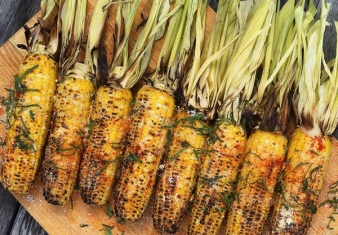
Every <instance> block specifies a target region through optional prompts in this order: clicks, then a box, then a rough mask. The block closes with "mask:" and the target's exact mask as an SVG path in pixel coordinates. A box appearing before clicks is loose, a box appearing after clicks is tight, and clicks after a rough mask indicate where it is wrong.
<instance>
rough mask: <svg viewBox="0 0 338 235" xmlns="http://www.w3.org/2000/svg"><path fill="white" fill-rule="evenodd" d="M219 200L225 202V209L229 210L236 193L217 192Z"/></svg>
mask: <svg viewBox="0 0 338 235" xmlns="http://www.w3.org/2000/svg"><path fill="white" fill-rule="evenodd" d="M218 196H219V201H221V202H223V203H224V204H225V209H226V210H227V211H230V208H231V205H232V202H233V201H235V200H236V197H237V193H236V191H231V192H230V193H229V192H223V193H218Z"/></svg>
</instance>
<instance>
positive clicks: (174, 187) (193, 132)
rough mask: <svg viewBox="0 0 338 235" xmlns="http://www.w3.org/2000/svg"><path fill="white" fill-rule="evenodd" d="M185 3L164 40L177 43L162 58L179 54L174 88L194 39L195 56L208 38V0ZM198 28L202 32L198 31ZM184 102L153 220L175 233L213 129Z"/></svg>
mask: <svg viewBox="0 0 338 235" xmlns="http://www.w3.org/2000/svg"><path fill="white" fill-rule="evenodd" d="M183 3H184V8H183V9H182V11H181V14H176V15H175V16H174V17H173V18H172V19H171V21H170V24H169V28H168V32H167V35H169V36H167V37H166V39H165V42H164V47H165V46H166V45H168V44H170V43H171V44H172V43H173V44H174V47H173V49H172V50H168V51H167V50H166V48H165V49H164V50H162V51H161V52H162V53H161V55H162V56H163V57H162V58H160V61H162V62H165V58H166V57H167V56H168V55H170V57H172V58H175V59H174V61H173V62H172V63H171V62H170V61H171V59H170V60H169V61H168V63H169V65H170V64H172V65H171V66H170V68H169V69H168V74H167V76H168V81H169V82H170V83H171V82H172V81H173V83H172V84H171V89H172V90H173V91H175V90H176V87H177V86H178V84H179V80H178V79H177V77H182V76H183V75H184V71H183V68H184V66H183V65H184V63H185V60H186V58H187V57H188V55H189V53H190V51H191V50H192V43H191V42H193V41H195V44H196V47H195V48H194V50H195V53H196V54H195V56H199V52H200V50H201V49H202V44H203V39H204V37H203V36H204V29H205V12H206V1H204V2H202V1H176V5H179V4H183ZM176 25H179V31H178V34H180V33H181V32H182V34H183V36H182V38H184V40H183V41H182V42H181V38H180V37H178V36H177V33H176V32H175V26H176ZM194 31H198V32H199V33H196V34H195V33H194ZM170 35H171V36H170ZM173 38H175V40H173ZM179 43H181V46H180V47H179V51H178V53H177V55H176V56H175V53H176V52H175V49H176V46H175V44H179ZM196 66H197V65H193V66H192V67H196ZM189 72H190V71H189ZM189 72H188V73H189ZM155 84H156V82H155ZM184 106H185V105H182V107H180V108H178V109H177V112H176V115H175V118H174V119H175V120H176V121H175V122H174V124H173V125H172V126H170V130H169V135H168V138H167V146H166V147H167V151H166V155H165V159H164V160H165V166H164V172H163V173H162V175H161V176H160V178H159V182H158V185H157V187H156V192H155V205H154V211H153V224H154V227H155V228H156V229H158V230H161V231H166V232H168V233H175V232H176V231H177V230H178V228H179V226H180V224H181V221H182V218H183V214H184V212H185V211H186V209H187V206H188V202H189V201H190V199H191V196H192V192H193V189H194V186H195V182H196V178H197V172H198V169H199V166H200V162H201V158H202V155H203V153H204V151H205V150H204V145H205V140H206V136H207V130H208V129H209V128H208V126H207V124H206V123H205V121H203V120H202V118H203V117H204V115H202V114H201V113H200V114H196V111H194V113H195V114H191V111H187V110H185V107H184Z"/></svg>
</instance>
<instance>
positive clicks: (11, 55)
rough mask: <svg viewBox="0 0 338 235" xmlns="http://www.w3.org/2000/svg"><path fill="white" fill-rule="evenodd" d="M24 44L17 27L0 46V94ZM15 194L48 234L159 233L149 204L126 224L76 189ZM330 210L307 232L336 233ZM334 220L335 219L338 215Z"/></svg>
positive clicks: (337, 164)
mask: <svg viewBox="0 0 338 235" xmlns="http://www.w3.org/2000/svg"><path fill="white" fill-rule="evenodd" d="M93 3H95V0H89V5H88V13H89V14H88V15H90V13H91V12H92V9H93V7H94V6H93ZM150 7H151V4H150V1H149V2H148V3H145V1H142V3H141V7H140V9H139V13H138V14H137V17H136V19H135V24H134V27H133V29H132V32H133V33H132V34H131V40H130V44H131V46H133V45H134V43H135V41H136V39H137V35H138V33H139V31H140V30H139V31H137V30H136V27H137V25H138V24H139V23H141V22H142V18H141V12H142V13H143V14H144V15H147V13H148V12H149V10H150ZM114 10H115V9H114V8H111V10H110V12H111V14H110V17H109V20H108V22H107V25H106V29H105V32H106V35H105V36H104V37H105V39H106V40H105V41H106V42H107V47H108V49H109V48H111V47H112V41H113V40H112V39H111V36H112V35H111V33H112V32H114V17H113V16H114ZM39 14H40V13H38V14H37V15H36V16H35V17H33V18H32V19H31V20H30V21H29V22H28V25H29V26H32V25H33V24H34V23H35V22H36V19H37V17H38V16H39ZM89 19H90V17H88V19H87V21H88V20H89ZM207 19H208V20H207V27H206V28H207V32H206V34H207V35H208V34H209V32H210V30H211V29H212V25H213V22H214V20H215V12H213V10H212V9H211V8H208V11H207ZM109 39H110V40H109ZM24 43H25V38H24V32H23V29H20V30H19V31H18V32H17V33H16V34H15V35H14V36H13V37H12V38H10V39H9V40H8V41H7V42H6V43H5V44H4V45H3V46H2V47H1V48H0V68H1V70H0V77H1V79H0V94H1V95H0V96H3V95H4V94H5V91H4V88H6V87H11V86H12V84H13V75H14V74H16V73H17V71H18V68H19V63H20V61H21V60H22V59H23V57H24V56H25V55H26V51H24V50H22V49H18V47H17V44H24ZM160 44H161V42H157V43H155V48H154V50H153V56H152V59H151V61H150V67H151V68H154V67H155V65H156V58H157V57H158V54H159V51H160ZM4 116H5V109H4V107H1V106H0V119H3V118H4ZM0 137H1V138H2V139H3V138H4V137H5V128H4V125H3V124H2V123H1V124H0ZM333 146H334V148H333V153H332V157H331V160H330V163H329V168H328V171H327V176H326V179H325V182H324V188H323V191H322V193H321V195H320V199H319V203H320V202H323V201H324V200H326V199H327V191H328V190H329V187H330V185H331V184H332V183H333V182H335V181H336V180H337V179H338V172H337V171H336V169H338V141H336V140H335V139H333ZM2 151H3V150H2V149H0V155H1V153H2ZM14 196H15V197H16V198H17V199H18V201H19V202H20V203H21V204H22V205H23V206H24V207H25V209H26V210H27V211H28V212H29V213H30V214H31V215H32V216H33V217H34V218H35V219H36V220H37V221H38V222H39V223H40V225H41V226H42V227H43V228H44V229H45V230H46V231H47V232H48V233H49V234H50V235H56V234H57V235H78V234H84V235H85V234H88V235H95V234H106V228H105V225H107V226H113V227H114V228H113V230H112V234H114V235H115V234H126V235H134V234H135V235H136V234H137V235H148V234H149V235H153V234H154V235H155V234H160V233H159V232H157V231H156V230H155V229H154V228H153V225H152V218H151V213H152V204H150V206H149V208H148V209H147V211H146V213H145V215H144V216H143V217H142V219H141V220H140V221H137V222H126V224H124V225H123V224H120V223H118V222H117V221H116V220H115V219H114V218H109V217H108V216H107V215H106V206H92V205H91V206H89V205H86V204H85V203H83V202H82V200H81V197H80V194H79V192H78V191H75V192H74V194H73V197H72V202H73V203H69V204H68V205H66V206H54V205H51V204H48V203H46V202H45V200H44V198H43V196H42V187H41V183H40V182H37V184H36V186H35V187H34V188H33V189H32V190H31V191H30V193H29V194H27V195H19V194H14ZM2 203H3V202H2ZM332 213H333V210H332V209H331V208H329V207H328V206H324V207H320V208H319V209H318V212H317V214H316V215H315V216H314V217H313V221H312V224H311V228H310V230H309V232H308V234H313V235H314V234H316V235H317V234H328V235H334V234H338V222H333V223H331V224H330V227H331V228H333V230H331V229H327V228H326V227H327V224H328V222H329V219H328V217H329V216H331V215H332ZM336 219H337V220H338V216H337V217H336ZM187 221H188V215H186V216H185V218H184V220H183V223H182V225H181V227H180V229H179V231H178V232H177V234H179V235H183V234H186V228H187ZM162 234H164V233H162Z"/></svg>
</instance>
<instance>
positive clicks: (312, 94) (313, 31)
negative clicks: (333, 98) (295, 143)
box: [296, 0, 330, 136]
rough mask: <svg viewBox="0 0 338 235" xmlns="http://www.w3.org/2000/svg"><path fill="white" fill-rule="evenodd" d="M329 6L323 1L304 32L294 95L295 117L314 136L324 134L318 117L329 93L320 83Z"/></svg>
mask: <svg viewBox="0 0 338 235" xmlns="http://www.w3.org/2000/svg"><path fill="white" fill-rule="evenodd" d="M329 8H330V5H329V4H326V3H325V1H324V0H323V1H322V6H321V14H320V19H319V20H318V21H316V22H315V23H314V24H312V25H311V26H310V27H309V30H308V32H307V34H306V35H305V34H304V38H305V40H304V45H305V46H304V66H303V69H302V74H301V76H300V78H299V86H298V94H297V95H298V97H297V113H296V114H297V116H298V118H299V121H300V124H301V125H302V126H303V128H305V129H306V130H307V132H308V133H309V134H311V135H314V136H321V135H323V134H324V132H325V131H324V130H323V129H322V128H323V123H321V121H320V119H321V117H322V116H324V115H325V113H326V112H328V111H329V110H328V109H327V106H328V103H325V102H326V101H327V100H326V99H327V98H326V97H325V96H329V95H327V94H325V93H326V92H329V89H327V88H326V87H327V86H326V85H325V84H326V83H322V84H321V75H322V69H321V66H322V62H323V63H324V64H325V62H324V58H323V38H324V31H325V27H326V25H327V21H326V18H327V15H328V12H329Z"/></svg>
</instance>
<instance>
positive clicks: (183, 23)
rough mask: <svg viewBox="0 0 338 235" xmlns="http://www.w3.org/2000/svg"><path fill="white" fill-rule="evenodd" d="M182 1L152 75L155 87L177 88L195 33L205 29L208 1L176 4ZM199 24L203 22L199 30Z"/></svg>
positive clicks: (172, 91) (168, 89) (171, 89)
mask: <svg viewBox="0 0 338 235" xmlns="http://www.w3.org/2000/svg"><path fill="white" fill-rule="evenodd" d="M179 4H184V5H183V6H184V7H183V9H182V10H181V11H180V12H179V14H176V15H175V16H174V17H173V18H172V19H171V20H170V23H169V27H168V31H167V35H166V38H165V42H164V45H165V46H163V47H162V50H161V53H160V57H159V59H158V64H157V70H156V73H155V74H154V76H152V80H153V82H154V86H155V87H157V88H159V89H163V90H167V91H168V92H169V93H171V94H173V93H174V92H175V91H176V90H177V89H178V87H179V84H180V81H181V79H182V78H183V76H184V71H183V69H184V67H185V65H186V62H187V59H188V57H189V55H190V53H191V51H192V48H193V45H194V42H195V40H196V35H198V36H201V34H203V33H204V28H205V12H206V6H207V1H205V0H204V1H193V0H185V1H179V2H176V5H179ZM197 14H198V15H197ZM197 24H200V25H199V29H200V30H202V32H199V33H198V34H197V33H196V25H197ZM202 37H203V36H202ZM203 38H204V37H203ZM199 40H200V39H199ZM199 43H200V42H199Z"/></svg>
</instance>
